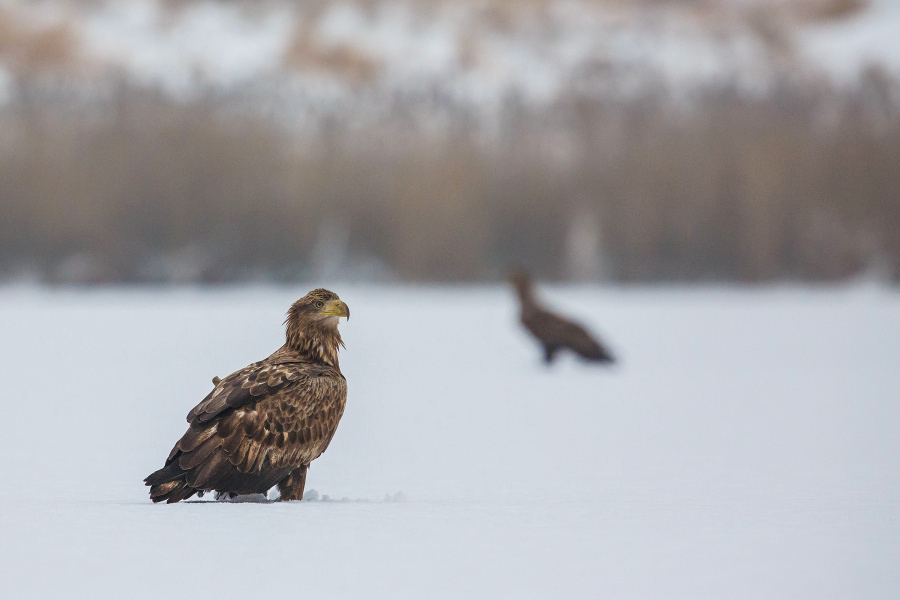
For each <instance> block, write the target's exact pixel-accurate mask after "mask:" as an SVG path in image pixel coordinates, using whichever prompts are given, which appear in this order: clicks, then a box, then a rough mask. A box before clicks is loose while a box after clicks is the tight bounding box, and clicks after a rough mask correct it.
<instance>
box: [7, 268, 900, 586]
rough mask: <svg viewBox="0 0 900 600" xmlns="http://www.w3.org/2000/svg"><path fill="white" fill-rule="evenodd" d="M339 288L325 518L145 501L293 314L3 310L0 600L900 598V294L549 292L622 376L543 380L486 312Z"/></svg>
mask: <svg viewBox="0 0 900 600" xmlns="http://www.w3.org/2000/svg"><path fill="white" fill-rule="evenodd" d="M334 287H335V288H336V290H337V291H338V292H339V293H340V294H341V297H342V298H344V299H345V300H346V301H347V302H348V304H350V305H351V306H352V307H353V319H352V320H351V321H350V322H349V323H347V324H346V325H342V328H343V331H344V339H345V341H346V343H347V350H346V352H345V353H344V355H343V358H342V361H343V363H342V366H343V370H344V372H345V374H346V375H347V378H348V380H349V384H350V395H349V402H348V408H347V412H346V414H345V417H344V420H343V422H342V424H341V426H340V428H339V429H338V433H337V435H336V437H335V439H334V441H333V443H332V445H331V447H330V448H329V450H328V452H327V453H326V454H325V455H324V456H323V457H321V458H320V459H319V460H317V461H316V462H315V463H313V466H312V469H311V470H310V473H309V481H308V486H309V489H310V497H309V500H314V499H316V498H318V500H319V501H309V502H302V503H284V504H283V503H270V502H265V503H259V502H257V503H225V502H205V501H204V502H194V503H182V504H177V505H170V506H166V505H152V504H151V503H150V502H149V500H148V499H147V490H146V488H145V487H144V486H143V484H142V482H141V480H142V478H143V477H144V476H146V475H147V474H148V473H150V472H151V471H152V470H154V469H156V468H158V467H159V466H160V464H162V461H163V460H164V459H165V457H166V455H167V454H168V452H169V449H170V448H171V445H172V444H173V443H174V442H175V440H176V439H177V438H178V436H179V435H181V433H182V432H183V429H184V428H185V426H186V424H185V422H184V415H185V414H186V413H187V411H188V410H189V409H190V408H191V407H192V406H193V405H194V404H195V403H196V402H197V401H199V400H200V399H201V398H202V397H203V396H204V395H205V394H206V393H207V392H208V387H209V385H210V384H209V380H210V378H211V377H212V376H213V375H217V374H218V375H221V374H223V373H226V372H228V371H229V370H234V369H237V368H239V367H242V366H244V365H245V364H247V363H249V362H251V361H253V360H256V359H258V358H260V357H263V356H265V355H267V354H268V353H269V352H271V351H272V350H273V349H274V348H275V347H277V346H278V345H279V344H280V343H281V336H282V330H281V327H280V323H281V320H282V316H283V313H284V311H285V310H286V308H287V306H288V304H289V303H290V302H291V301H292V300H294V299H295V297H297V296H298V295H300V294H302V293H304V292H305V291H307V290H306V289H283V288H281V289H268V290H251V291H222V290H218V291H170V292H154V291H146V290H141V291H138V290H125V291H102V292H98V291H84V292H50V291H41V290H12V289H6V290H3V291H0V330H2V331H3V334H4V344H3V345H2V346H0V352H2V356H0V364H2V366H3V369H4V372H3V375H4V381H5V382H6V393H5V394H4V395H3V399H2V403H3V416H4V424H5V427H4V434H3V436H2V437H0V451H2V456H3V457H4V461H3V468H2V469H3V470H2V477H0V531H2V536H0V595H2V596H3V597H10V598H24V597H35V598H38V597H48V598H49V597H62V596H63V595H65V596H66V597H91V598H95V597H103V598H106V597H119V598H151V597H152V598H158V597H159V596H160V593H163V592H161V590H165V592H164V593H166V594H169V593H171V590H179V592H178V593H179V594H180V593H185V594H190V593H194V594H196V593H201V594H205V595H210V596H211V597H212V596H217V597H236V596H247V595H253V596H256V597H260V596H261V597H271V596H273V595H275V594H279V595H283V594H300V593H302V594H303V595H304V596H310V597H325V598H363V597H364V598H388V597H389V598H417V599H418V598H463V597H465V598H507V597H515V598H628V599H641V598H667V599H672V598H685V599H692V600H693V599H697V598H716V599H719V598H728V599H740V598H748V599H749V598H754V599H757V598H809V599H815V600H823V599H828V598H866V599H879V598H884V599H888V598H896V597H898V595H900V571H898V569H897V568H896V566H897V565H898V564H900V459H898V456H900V452H898V451H900V428H898V427H897V423H898V422H900V419H898V417H900V403H898V398H900V377H898V376H897V370H896V369H897V364H898V363H900V344H898V343H897V340H898V339H900V296H898V295H897V294H896V293H892V292H887V291H883V290H877V289H849V290H832V291H822V290H817V291H816V290H784V289H782V290H777V289H776V290H769V291H753V290H747V291H737V290H705V291H682V290H640V289H627V290H626V289H603V288H567V289H563V288H557V289H554V290H551V291H548V294H547V295H548V297H551V298H554V299H556V300H557V301H558V302H559V304H560V305H561V308H563V309H565V311H566V312H567V313H568V314H572V315H574V316H577V317H579V318H581V319H582V320H584V321H586V322H588V323H590V324H591V325H592V326H593V327H594V328H595V329H596V330H597V331H598V332H600V333H601V334H602V335H603V336H604V337H605V339H607V340H608V341H609V343H610V345H611V346H612V348H613V349H614V350H615V351H616V354H617V355H618V356H620V357H621V362H620V363H619V364H617V365H616V366H615V368H613V369H597V368H591V367H588V366H585V365H581V364H578V363H576V362H575V361H565V362H563V364H560V365H559V366H558V368H555V369H553V370H548V369H545V368H543V367H542V366H541V365H540V362H539V353H538V351H537V349H536V348H535V347H533V346H532V342H531V341H530V340H528V339H527V338H526V337H525V336H524V334H522V333H521V332H520V331H519V330H518V329H517V328H516V326H515V314H514V306H513V302H512V298H511V296H510V294H509V293H508V292H507V291H506V290H500V289H495V288H427V289H414V288H403V287H384V288H359V287H352V286H334ZM313 490H317V492H316V494H313V493H312V492H313ZM399 490H402V494H401V495H400V496H399V497H396V498H395V497H394V495H395V494H397V492H398V491H399ZM326 495H327V497H328V498H329V499H344V498H347V499H353V500H354V501H331V502H329V501H324V502H323V501H321V500H324V499H325V497H326ZM386 496H390V497H391V499H392V500H396V501H390V502H388V501H385V500H386V499H387V498H386ZM356 499H363V500H369V501H362V502H357V501H355V500H356Z"/></svg>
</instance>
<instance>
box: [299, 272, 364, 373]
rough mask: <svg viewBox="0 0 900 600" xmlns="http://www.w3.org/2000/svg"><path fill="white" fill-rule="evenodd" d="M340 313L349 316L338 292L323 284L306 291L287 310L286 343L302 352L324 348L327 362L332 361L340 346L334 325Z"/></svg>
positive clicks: (341, 315) (339, 337)
mask: <svg viewBox="0 0 900 600" xmlns="http://www.w3.org/2000/svg"><path fill="white" fill-rule="evenodd" d="M340 317H345V318H347V319H349V318H350V307H348V306H347V304H346V303H345V302H344V301H343V300H341V299H340V298H338V295H337V294H335V293H334V292H332V291H330V290H326V289H324V288H318V289H315V290H313V291H311V292H309V293H308V294H306V295H305V296H303V297H302V298H300V299H299V300H297V301H296V302H294V303H293V304H292V305H291V308H290V309H289V310H288V314H287V319H285V324H287V332H286V335H287V343H288V346H290V347H292V348H293V349H295V350H297V351H299V352H301V353H304V354H306V353H308V352H315V353H318V352H319V350H320V349H323V350H324V352H325V354H327V355H328V356H327V360H326V362H329V363H334V361H335V360H336V356H337V347H338V346H343V342H342V341H341V336H340V334H339V333H338V329H337V324H338V319H339V318H340Z"/></svg>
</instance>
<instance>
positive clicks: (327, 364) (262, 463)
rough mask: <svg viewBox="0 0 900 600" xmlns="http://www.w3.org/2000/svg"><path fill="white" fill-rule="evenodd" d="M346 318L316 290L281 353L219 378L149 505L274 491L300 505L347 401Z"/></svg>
mask: <svg viewBox="0 0 900 600" xmlns="http://www.w3.org/2000/svg"><path fill="white" fill-rule="evenodd" d="M340 317H345V318H347V319H349V318H350V309H349V308H348V306H347V305H346V304H345V303H344V302H343V301H341V299H340V298H338V295H337V294H335V293H334V292H331V291H328V290H326V289H322V288H319V289H316V290H313V291H311V292H309V293H308V294H306V295H305V296H304V297H302V298H300V299H299V300H297V301H296V302H294V303H293V304H292V305H291V307H290V309H289V310H288V314H287V319H285V324H286V325H287V328H286V333H285V338H286V340H285V344H284V345H283V346H282V347H281V348H279V349H278V350H276V351H275V352H274V353H273V354H272V355H271V356H269V357H268V358H266V359H264V360H261V361H259V362H255V363H253V364H251V365H248V366H246V367H244V368H243V369H241V370H239V371H235V372H234V373H232V374H231V375H229V376H227V377H225V378H224V379H219V378H218V377H216V378H214V379H213V385H214V386H215V387H214V388H213V390H212V391H211V392H210V393H209V394H208V395H207V396H206V398H204V399H203V401H202V402H200V404H198V405H197V406H195V407H194V408H193V410H191V412H190V413H188V416H187V421H188V423H190V426H189V427H188V430H187V432H186V433H185V434H184V435H183V436H182V437H181V439H180V440H178V442H177V443H176V444H175V447H174V448H172V452H171V453H169V457H168V458H167V459H166V464H165V466H164V467H163V468H161V469H159V470H158V471H156V472H155V473H152V474H151V475H149V476H148V477H147V478H146V479H144V483H145V484H146V485H148V486H150V499H151V500H153V502H162V501H163V500H165V501H166V502H169V503H171V502H178V501H180V500H184V499H186V498H190V497H191V496H193V495H194V494H199V495H200V496H202V495H203V493H204V492H211V491H215V492H217V493H218V495H224V496H228V497H234V496H237V495H239V494H265V493H267V492H268V490H269V489H270V488H271V487H272V486H274V485H277V486H278V489H279V491H280V492H281V496H280V500H301V499H302V498H303V488H304V486H305V484H306V472H307V469H309V464H310V463H311V462H312V461H313V460H315V459H316V458H318V457H319V455H321V454H322V453H323V452H325V449H326V448H328V444H329V443H330V442H331V438H332V437H334V432H335V431H336V430H337V426H338V423H339V422H340V420H341V416H342V415H343V413H344V406H345V405H346V403H347V380H346V379H344V376H343V374H341V369H340V365H339V364H338V348H339V347H342V346H343V345H344V343H343V341H342V340H341V335H340V333H339V332H338V320H339V318H340Z"/></svg>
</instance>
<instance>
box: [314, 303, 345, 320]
mask: <svg viewBox="0 0 900 600" xmlns="http://www.w3.org/2000/svg"><path fill="white" fill-rule="evenodd" d="M319 314H320V315H328V316H329V317H346V318H347V320H348V321H349V320H350V307H349V306H347V305H346V304H345V303H344V302H343V301H342V300H329V301H328V302H326V303H325V306H324V307H323V308H322V311H321V312H320V313H319Z"/></svg>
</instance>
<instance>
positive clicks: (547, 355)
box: [544, 344, 559, 365]
mask: <svg viewBox="0 0 900 600" xmlns="http://www.w3.org/2000/svg"><path fill="white" fill-rule="evenodd" d="M557 350H559V347H558V346H552V345H550V344H544V363H546V364H548V365H549V364H552V363H553V359H554V358H556V351H557Z"/></svg>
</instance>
